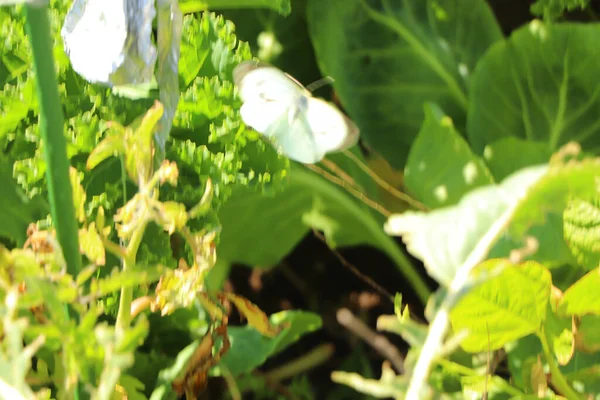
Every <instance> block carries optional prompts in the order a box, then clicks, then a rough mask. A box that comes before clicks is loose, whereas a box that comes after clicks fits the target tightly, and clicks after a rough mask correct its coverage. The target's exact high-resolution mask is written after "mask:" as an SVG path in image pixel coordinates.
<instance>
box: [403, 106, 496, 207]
mask: <svg viewBox="0 0 600 400" xmlns="http://www.w3.org/2000/svg"><path fill="white" fill-rule="evenodd" d="M404 174H405V175H404V176H405V181H404V182H405V185H406V188H407V189H408V191H409V192H410V193H411V194H413V195H414V196H415V197H416V198H417V199H418V200H419V201H421V202H422V203H423V204H425V205H426V206H427V207H429V208H439V207H443V206H448V205H452V204H456V203H457V202H458V201H459V200H460V198H461V197H462V196H463V195H464V194H466V193H467V192H468V191H469V190H472V189H474V188H476V187H479V186H483V185H489V184H492V183H494V179H493V178H492V176H491V174H490V172H489V171H488V169H487V167H486V166H485V164H484V163H483V161H482V160H481V159H480V158H479V157H477V156H475V155H474V154H473V153H472V152H471V149H470V148H469V145H468V144H467V142H465V140H464V139H463V138H462V137H461V136H460V134H459V133H458V132H457V131H456V129H455V128H454V126H453V125H452V120H451V119H450V118H449V117H448V116H446V115H444V113H443V111H442V110H441V109H440V108H439V107H437V106H436V105H434V104H427V105H426V106H425V121H424V122H423V125H422V126H421V130H420V132H419V135H418V136H417V138H416V139H415V141H414V142H413V145H412V146H411V148H410V153H409V155H408V161H407V163H406V168H404Z"/></svg>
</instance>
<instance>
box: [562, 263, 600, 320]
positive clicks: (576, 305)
mask: <svg viewBox="0 0 600 400" xmlns="http://www.w3.org/2000/svg"><path fill="white" fill-rule="evenodd" d="M598 271H599V270H598V269H597V268H596V269H594V270H593V271H590V272H588V273H587V274H585V275H584V276H583V277H582V278H581V279H579V280H578V281H577V282H575V283H574V284H573V285H572V286H571V287H570V288H568V289H567V291H566V292H565V294H564V295H563V297H562V298H561V299H560V303H559V305H558V310H559V311H560V313H562V314H563V315H584V314H595V315H600V295H599V294H598V293H599V292H598V290H597V288H598V287H599V285H600V274H599V273H598Z"/></svg>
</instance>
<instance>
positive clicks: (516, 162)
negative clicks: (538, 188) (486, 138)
mask: <svg viewBox="0 0 600 400" xmlns="http://www.w3.org/2000/svg"><path fill="white" fill-rule="evenodd" d="M551 155H552V152H551V151H550V148H549V147H548V144H547V143H544V142H533V141H530V140H524V139H520V138H517V137H514V136H509V137H505V138H502V139H498V140H496V141H495V142H493V143H491V144H489V145H487V146H486V148H485V151H484V152H483V159H484V160H485V163H486V165H487V166H488V168H489V169H490V171H491V172H492V175H493V176H494V178H495V179H496V180H497V181H501V180H502V179H504V178H506V177H507V176H509V175H510V174H512V173H513V172H515V171H518V170H520V169H522V168H525V167H527V166H529V165H539V164H546V163H548V161H550V156H551Z"/></svg>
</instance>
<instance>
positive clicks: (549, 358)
mask: <svg viewBox="0 0 600 400" xmlns="http://www.w3.org/2000/svg"><path fill="white" fill-rule="evenodd" d="M538 337H539V338H540V341H541V342H542V349H543V351H544V358H545V359H546V362H547V363H548V367H549V368H550V373H551V374H552V379H551V381H552V384H553V385H554V387H555V388H556V389H557V390H558V391H559V392H560V393H561V394H562V395H564V396H566V397H567V398H568V399H569V400H577V399H583V396H582V395H581V394H579V393H577V392H576V391H575V389H573V388H572V387H571V385H569V382H567V379H566V378H565V376H564V375H563V374H562V372H560V369H559V368H558V364H557V363H556V360H555V359H554V354H552V350H550V344H549V343H548V338H547V337H546V332H545V329H543V328H542V332H541V333H540V334H538Z"/></svg>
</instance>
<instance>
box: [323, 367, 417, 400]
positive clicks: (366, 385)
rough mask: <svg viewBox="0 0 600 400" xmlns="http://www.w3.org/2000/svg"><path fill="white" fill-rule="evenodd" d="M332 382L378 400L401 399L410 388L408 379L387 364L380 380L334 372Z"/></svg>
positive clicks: (355, 374) (351, 373) (349, 373)
mask: <svg viewBox="0 0 600 400" xmlns="http://www.w3.org/2000/svg"><path fill="white" fill-rule="evenodd" d="M331 380H332V381H333V382H335V383H339V384H342V385H347V386H349V387H351V388H353V389H354V390H356V391H357V392H359V393H364V394H366V395H369V396H372V397H375V398H378V399H386V398H390V397H393V398H400V397H401V396H402V395H403V394H404V393H406V390H407V388H408V377H407V376H406V375H396V373H395V372H394V370H393V369H392V368H391V367H390V366H389V365H386V364H384V365H383V368H382V371H381V378H379V379H367V378H364V377H363V376H362V375H359V374H357V373H353V372H344V371H334V372H332V373H331Z"/></svg>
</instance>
